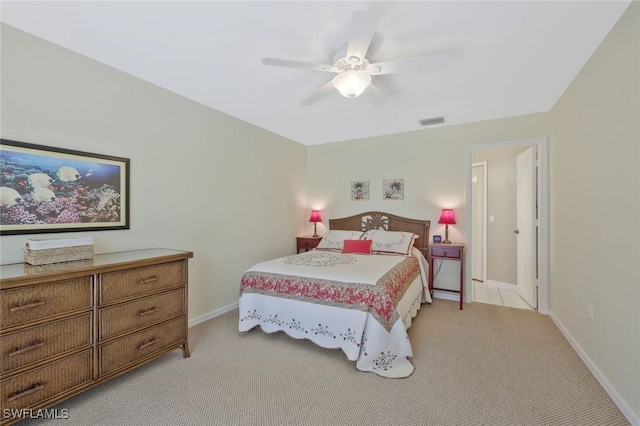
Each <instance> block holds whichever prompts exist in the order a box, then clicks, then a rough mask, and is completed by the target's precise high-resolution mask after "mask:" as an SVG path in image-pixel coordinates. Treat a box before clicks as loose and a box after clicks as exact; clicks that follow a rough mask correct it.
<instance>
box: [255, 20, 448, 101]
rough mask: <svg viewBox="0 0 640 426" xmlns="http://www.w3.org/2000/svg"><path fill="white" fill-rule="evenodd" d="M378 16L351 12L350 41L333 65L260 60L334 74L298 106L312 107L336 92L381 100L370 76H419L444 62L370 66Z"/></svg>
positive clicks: (436, 58) (438, 58) (441, 58)
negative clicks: (370, 49)
mask: <svg viewBox="0 0 640 426" xmlns="http://www.w3.org/2000/svg"><path fill="white" fill-rule="evenodd" d="M379 21H380V16H379V15H378V14H377V13H375V12H372V11H369V10H356V11H354V12H353V19H352V24H351V31H350V34H349V41H348V42H347V43H346V44H345V45H344V46H343V48H342V49H340V50H339V51H338V52H337V53H336V55H335V56H334V58H333V60H334V63H333V65H323V64H310V63H306V62H298V61H291V60H288V59H278V58H263V59H262V63H263V64H265V65H275V66H280V67H291V68H302V69H307V70H312V71H322V72H328V73H335V74H336V76H334V77H333V78H332V79H331V81H329V82H328V83H327V84H325V85H324V86H322V87H320V88H319V89H318V90H316V91H315V92H313V93H312V94H311V95H309V96H308V97H307V98H306V99H304V100H303V101H302V102H301V105H311V104H312V103H313V102H315V101H316V100H317V99H319V98H321V97H322V96H325V95H327V94H329V93H331V92H332V91H333V90H334V89H337V90H338V91H339V92H340V94H341V95H342V96H344V97H346V98H356V97H358V96H360V95H361V94H362V93H364V91H365V90H367V92H371V93H372V95H373V98H374V99H375V100H377V101H381V100H382V99H383V98H384V97H383V95H382V93H381V92H380V91H379V90H378V88H377V87H376V86H375V85H374V84H373V83H372V81H371V76H376V75H383V74H396V73H409V72H412V73H419V72H426V71H429V70H431V69H432V68H434V67H437V66H439V65H442V64H445V63H446V62H447V56H446V55H432V56H420V57H416V58H409V59H400V60H396V61H388V62H377V63H370V62H369V60H367V58H366V55H367V50H368V49H369V45H370V44H371V40H372V39H373V35H374V33H375V30H376V27H377V26H378V22H379Z"/></svg>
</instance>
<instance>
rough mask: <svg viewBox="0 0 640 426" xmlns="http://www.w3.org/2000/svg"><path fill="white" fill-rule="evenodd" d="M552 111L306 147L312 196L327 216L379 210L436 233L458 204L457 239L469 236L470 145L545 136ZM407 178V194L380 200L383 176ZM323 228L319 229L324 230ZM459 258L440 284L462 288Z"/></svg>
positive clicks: (452, 231)
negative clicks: (357, 196) (360, 192)
mask: <svg viewBox="0 0 640 426" xmlns="http://www.w3.org/2000/svg"><path fill="white" fill-rule="evenodd" d="M547 120H548V116H547V114H546V113H541V114H531V115H525V116H519V117H510V118H504V119H499V120H490V121H483V122H478V123H471V124H465V125H458V126H449V127H440V128H432V129H425V130H421V131H416V132H410V133H402V134H397V135H389V136H380V137H375V138H366V139H358V140H353V141H348V142H340V143H334V144H325V145H316V146H311V147H309V148H308V160H307V180H308V184H309V200H310V203H311V205H312V206H314V208H319V209H322V210H323V214H324V216H323V218H324V219H325V221H324V225H323V227H322V233H324V232H325V230H326V226H328V221H327V220H326V219H328V218H334V217H343V216H347V215H351V214H356V213H359V212H363V211H369V210H380V211H385V212H389V213H394V214H398V215H401V216H408V217H413V218H417V219H430V220H431V234H432V235H433V234H440V235H444V225H439V224H438V223H437V222H438V218H439V217H440V210H441V209H442V208H453V209H454V212H455V215H456V222H457V224H456V225H451V226H449V239H450V240H451V241H464V234H465V229H464V222H465V205H464V204H465V194H466V192H465V191H466V185H465V170H464V167H465V150H466V149H467V147H468V146H469V145H476V144H485V143H489V142H498V141H510V140H520V139H527V138H532V137H539V136H546V135H547V132H548V121H547ZM385 179H404V184H405V194H404V200H398V201H390V200H383V199H382V181H383V180H385ZM356 180H368V181H369V185H370V192H371V193H370V199H369V200H368V201H351V195H350V185H351V182H352V181H356ZM319 232H320V228H319ZM457 266H458V265H457V263H456V262H444V263H443V266H442V269H441V270H440V274H439V275H438V278H437V280H436V284H437V286H438V287H444V288H457V287H458V286H459V284H458V279H459V278H458V271H457V269H456V268H457Z"/></svg>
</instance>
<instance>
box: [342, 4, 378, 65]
mask: <svg viewBox="0 0 640 426" xmlns="http://www.w3.org/2000/svg"><path fill="white" fill-rule="evenodd" d="M379 21H380V15H378V14H377V13H375V12H372V11H370V10H356V11H354V12H353V20H352V22H351V31H350V33H349V44H347V59H348V58H350V57H352V56H355V57H358V58H360V59H364V57H365V55H366V54H367V50H368V49H369V44H371V40H372V39H373V34H374V33H375V31H376V27H377V26H378V22H379Z"/></svg>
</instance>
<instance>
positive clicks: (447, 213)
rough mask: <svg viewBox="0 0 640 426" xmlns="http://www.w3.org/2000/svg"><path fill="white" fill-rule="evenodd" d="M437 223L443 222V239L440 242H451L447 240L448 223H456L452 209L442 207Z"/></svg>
mask: <svg viewBox="0 0 640 426" xmlns="http://www.w3.org/2000/svg"><path fill="white" fill-rule="evenodd" d="M438 223H444V225H445V227H444V241H443V242H442V244H451V241H449V225H455V224H456V218H455V217H454V216H453V210H452V209H442V213H440V219H438Z"/></svg>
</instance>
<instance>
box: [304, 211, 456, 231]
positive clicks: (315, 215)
mask: <svg viewBox="0 0 640 426" xmlns="http://www.w3.org/2000/svg"><path fill="white" fill-rule="evenodd" d="M309 222H313V237H317V236H318V230H317V226H318V222H322V218H321V217H320V210H311V217H309ZM454 223H455V222H454Z"/></svg>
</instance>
